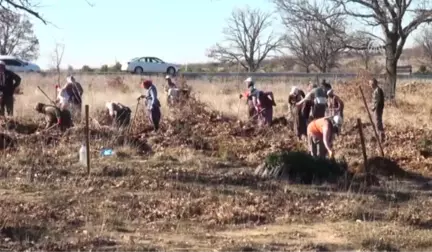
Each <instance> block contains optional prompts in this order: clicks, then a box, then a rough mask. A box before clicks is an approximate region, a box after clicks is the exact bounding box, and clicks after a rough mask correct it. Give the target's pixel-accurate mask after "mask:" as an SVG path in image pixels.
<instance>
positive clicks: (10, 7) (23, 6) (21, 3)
mask: <svg viewBox="0 0 432 252" xmlns="http://www.w3.org/2000/svg"><path fill="white" fill-rule="evenodd" d="M35 8H37V4H35V3H34V1H32V0H0V11H3V12H9V13H14V14H17V12H16V11H23V12H25V13H27V14H29V15H31V16H34V17H36V18H37V19H39V20H41V21H42V22H43V23H44V24H47V22H46V20H45V19H44V18H42V17H41V16H40V15H39V13H37V12H36V11H34V9H35Z"/></svg>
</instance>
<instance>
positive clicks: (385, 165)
mask: <svg viewBox="0 0 432 252" xmlns="http://www.w3.org/2000/svg"><path fill="white" fill-rule="evenodd" d="M367 167H368V168H369V172H370V173H372V174H376V175H382V176H389V177H390V176H396V177H406V176H408V173H407V172H406V171H405V170H404V169H402V168H401V167H399V165H398V163H397V162H395V161H393V160H390V159H388V158H384V157H372V158H369V159H368V161H367Z"/></svg>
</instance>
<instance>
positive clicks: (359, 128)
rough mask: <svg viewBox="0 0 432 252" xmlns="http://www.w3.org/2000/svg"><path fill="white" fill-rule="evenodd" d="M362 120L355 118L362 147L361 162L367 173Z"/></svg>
mask: <svg viewBox="0 0 432 252" xmlns="http://www.w3.org/2000/svg"><path fill="white" fill-rule="evenodd" d="M362 126H363V125H362V122H361V119H360V118H357V128H358V131H359V135H360V143H361V147H362V153H363V163H364V168H365V172H366V174H367V173H369V169H368V167H367V153H366V144H365V140H364V136H363V128H362Z"/></svg>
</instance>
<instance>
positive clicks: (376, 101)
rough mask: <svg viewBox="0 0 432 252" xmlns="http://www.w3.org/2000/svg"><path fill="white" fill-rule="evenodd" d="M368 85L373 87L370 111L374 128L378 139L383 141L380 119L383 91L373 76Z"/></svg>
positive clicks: (381, 115)
mask: <svg viewBox="0 0 432 252" xmlns="http://www.w3.org/2000/svg"><path fill="white" fill-rule="evenodd" d="M369 85H370V87H371V88H372V89H373V93H372V108H371V111H372V113H373V119H374V124H375V128H376V130H377V131H378V135H379V138H380V139H379V140H380V141H381V142H384V141H385V133H384V126H383V119H382V117H383V112H384V91H383V90H382V89H381V88H380V87H379V86H378V81H377V80H376V79H375V78H373V79H371V80H369Z"/></svg>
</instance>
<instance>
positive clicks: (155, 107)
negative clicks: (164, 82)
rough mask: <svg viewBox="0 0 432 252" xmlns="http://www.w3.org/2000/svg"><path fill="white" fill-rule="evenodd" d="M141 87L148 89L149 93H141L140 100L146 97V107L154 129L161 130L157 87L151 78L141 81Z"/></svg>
mask: <svg viewBox="0 0 432 252" xmlns="http://www.w3.org/2000/svg"><path fill="white" fill-rule="evenodd" d="M141 87H142V88H144V89H146V90H147V95H144V94H143V95H141V96H139V97H138V101H140V100H141V99H143V98H145V99H146V102H145V104H146V108H147V110H148V112H149V113H148V114H149V119H150V122H151V123H152V124H153V127H154V131H157V130H159V122H160V118H161V111H160V106H161V105H160V102H159V100H158V98H157V89H156V86H155V85H153V82H152V81H151V80H144V81H143V82H142V83H141Z"/></svg>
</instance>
